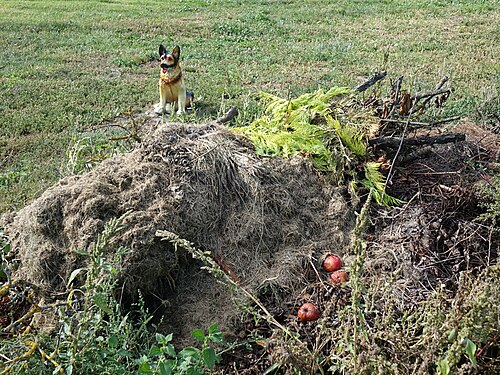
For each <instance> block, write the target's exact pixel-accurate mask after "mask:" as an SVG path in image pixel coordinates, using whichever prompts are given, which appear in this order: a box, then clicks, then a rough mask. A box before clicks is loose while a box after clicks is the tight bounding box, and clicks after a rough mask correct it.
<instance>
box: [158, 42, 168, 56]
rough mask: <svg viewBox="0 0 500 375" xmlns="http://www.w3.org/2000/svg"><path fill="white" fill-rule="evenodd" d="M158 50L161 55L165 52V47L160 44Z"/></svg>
mask: <svg viewBox="0 0 500 375" xmlns="http://www.w3.org/2000/svg"><path fill="white" fill-rule="evenodd" d="M158 52H159V53H160V56H163V55H165V54H166V53H167V49H166V48H165V46H164V45H163V44H160V49H159V50H158Z"/></svg>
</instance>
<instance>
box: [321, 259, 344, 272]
mask: <svg viewBox="0 0 500 375" xmlns="http://www.w3.org/2000/svg"><path fill="white" fill-rule="evenodd" d="M341 268H342V259H340V257H338V256H337V255H328V256H327V257H326V258H325V260H324V261H323V269H324V270H325V271H326V272H333V271H338V270H339V269H341Z"/></svg>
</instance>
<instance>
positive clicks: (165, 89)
mask: <svg viewBox="0 0 500 375" xmlns="http://www.w3.org/2000/svg"><path fill="white" fill-rule="evenodd" d="M159 53H160V68H161V72H160V81H159V88H160V103H158V105H157V106H156V108H155V112H156V113H157V114H159V115H161V114H164V113H171V112H174V111H175V110H176V109H177V114H182V113H184V112H186V107H191V103H192V99H193V93H191V92H186V84H185V83H184V77H183V76H182V69H181V66H180V65H179V58H180V55H181V49H180V47H179V46H175V48H174V49H173V51H172V53H170V52H168V51H167V49H166V48H165V46H163V44H161V45H160V48H159Z"/></svg>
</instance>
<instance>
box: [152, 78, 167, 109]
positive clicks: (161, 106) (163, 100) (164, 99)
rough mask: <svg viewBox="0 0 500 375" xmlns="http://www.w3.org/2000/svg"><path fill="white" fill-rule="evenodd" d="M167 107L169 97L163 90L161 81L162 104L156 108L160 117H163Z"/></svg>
mask: <svg viewBox="0 0 500 375" xmlns="http://www.w3.org/2000/svg"><path fill="white" fill-rule="evenodd" d="M166 105H167V95H166V93H165V91H164V90H162V87H161V81H160V102H159V103H158V105H157V106H156V107H155V113H156V114H158V115H163V114H164V113H165V107H166Z"/></svg>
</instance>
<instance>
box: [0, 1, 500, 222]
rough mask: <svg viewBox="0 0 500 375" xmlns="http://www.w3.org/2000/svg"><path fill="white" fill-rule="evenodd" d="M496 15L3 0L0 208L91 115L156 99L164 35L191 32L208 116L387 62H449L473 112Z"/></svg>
mask: <svg viewBox="0 0 500 375" xmlns="http://www.w3.org/2000/svg"><path fill="white" fill-rule="evenodd" d="M498 24H500V6H499V3H498V2H496V1H479V0H477V1H471V0H469V1H453V2H451V1H444V0H426V1H423V0H407V1H389V0H385V1H383V0H371V1H364V0H355V1H353V0H339V1H335V2H334V1H315V0H301V1H272V0H268V1H264V0H262V1H209V0H207V1H201V0H197V1H195V0H193V1H170V0H161V1H153V0H150V1H146V0H140V1H125V0H108V1H105V0H102V1H51V0H46V1H43V0H40V1H16V0H4V1H1V2H0V51H1V52H0V97H1V101H0V213H2V212H6V211H9V210H15V209H19V208H20V207H22V206H23V205H25V204H26V203H27V202H29V201H30V200H31V199H33V198H34V197H36V196H38V195H39V194H40V193H41V192H42V191H43V190H44V189H45V188H47V187H48V186H50V185H51V184H53V183H54V182H55V181H56V180H57V179H59V178H60V177H61V175H62V174H63V173H62V172H61V170H62V167H63V166H64V164H65V160H66V158H67V156H66V153H67V150H68V147H70V145H71V144H72V142H73V141H74V140H75V139H76V140H77V139H79V138H81V137H82V136H83V134H84V132H85V131H88V129H90V128H91V127H92V126H93V125H97V124H100V123H101V122H103V121H104V120H106V119H111V118H113V117H114V116H116V114H118V113H120V112H123V111H125V110H127V109H128V108H132V110H134V111H137V112H140V111H144V110H145V109H146V108H147V109H149V108H150V107H151V106H152V105H153V104H154V102H155V101H156V100H157V79H158V69H157V68H156V63H155V62H154V60H155V59H156V55H157V50H158V45H159V44H160V43H164V44H165V45H167V46H170V47H173V46H174V45H176V44H178V45H180V46H181V48H182V60H183V66H184V68H185V70H186V72H187V73H186V79H187V82H188V89H192V90H194V91H195V94H196V97H197V98H199V99H198V108H199V111H198V113H197V115H196V116H197V117H199V121H202V120H204V119H206V118H211V117H215V116H217V113H218V112H219V111H220V110H221V108H227V107H228V106H230V105H236V106H238V107H239V108H240V109H243V111H242V112H243V117H242V120H241V121H244V120H245V119H248V118H250V117H251V114H252V109H251V108H253V106H254V105H255V104H254V100H253V94H254V93H256V92H258V91H260V90H265V91H270V92H273V93H276V94H280V95H285V96H286V95H291V94H294V95H295V94H300V93H303V92H306V91H309V90H312V89H314V88H316V87H317V86H318V85H325V86H333V85H348V86H353V85H355V84H357V83H359V82H361V81H362V80H363V78H364V77H366V76H368V75H370V74H371V73H373V72H374V71H377V70H382V69H386V70H387V71H388V72H389V76H390V78H396V77H398V76H399V75H405V77H406V80H405V81H406V82H407V83H408V84H411V86H412V89H413V90H427V89H431V88H433V87H434V86H435V85H436V83H437V82H439V80H440V79H441V77H442V76H443V75H449V76H450V77H451V82H452V85H453V86H454V87H455V88H456V93H455V94H454V101H453V103H452V105H450V106H448V109H447V111H449V112H450V114H454V115H461V116H473V115H474V113H475V111H476V108H477V106H478V105H480V104H481V103H483V102H485V101H487V100H491V98H492V97H495V95H498V93H497V90H498V85H499V83H498V82H499V69H500V68H499V60H498V56H500V31H499V28H498ZM497 97H498V96H497Z"/></svg>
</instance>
